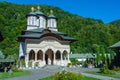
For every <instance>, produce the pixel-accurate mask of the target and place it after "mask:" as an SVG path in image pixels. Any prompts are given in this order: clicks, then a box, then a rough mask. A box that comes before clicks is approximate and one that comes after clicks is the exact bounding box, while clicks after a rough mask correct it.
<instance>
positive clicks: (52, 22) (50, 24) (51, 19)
mask: <svg viewBox="0 0 120 80" xmlns="http://www.w3.org/2000/svg"><path fill="white" fill-rule="evenodd" d="M47 28H48V29H50V30H53V31H58V30H57V18H56V17H55V16H54V15H53V10H50V15H48V17H47Z"/></svg>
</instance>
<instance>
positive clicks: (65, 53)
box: [62, 50, 68, 60]
mask: <svg viewBox="0 0 120 80" xmlns="http://www.w3.org/2000/svg"><path fill="white" fill-rule="evenodd" d="M67 55H68V52H67V51H66V50H64V51H63V55H62V56H63V60H65V59H66V58H67Z"/></svg>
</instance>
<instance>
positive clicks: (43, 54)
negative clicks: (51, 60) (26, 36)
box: [43, 53, 46, 66]
mask: <svg viewBox="0 0 120 80" xmlns="http://www.w3.org/2000/svg"><path fill="white" fill-rule="evenodd" d="M45 64H46V62H45V53H43V66H44V65H45Z"/></svg>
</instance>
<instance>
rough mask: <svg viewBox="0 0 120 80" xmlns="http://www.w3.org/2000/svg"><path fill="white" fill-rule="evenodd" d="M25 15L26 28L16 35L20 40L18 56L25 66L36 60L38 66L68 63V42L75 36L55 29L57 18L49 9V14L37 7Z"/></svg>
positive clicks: (73, 39) (65, 64)
mask: <svg viewBox="0 0 120 80" xmlns="http://www.w3.org/2000/svg"><path fill="white" fill-rule="evenodd" d="M31 10H32V12H30V13H29V14H27V15H26V18H27V28H26V30H24V31H22V32H21V35H20V36H19V37H18V41H19V42H20V47H19V58H23V59H24V60H25V66H26V67H29V62H31V63H32V67H34V64H35V63H36V62H37V63H38V66H39V67H43V66H45V65H59V66H67V64H68V63H70V59H69V53H70V43H71V42H74V41H76V39H75V38H71V37H69V36H68V35H67V34H65V33H62V32H59V31H58V29H57V18H56V17H55V16H54V15H53V11H52V10H50V14H49V15H45V14H44V13H43V12H41V11H40V7H39V6H38V7H37V10H36V11H35V10H34V8H33V7H32V8H31Z"/></svg>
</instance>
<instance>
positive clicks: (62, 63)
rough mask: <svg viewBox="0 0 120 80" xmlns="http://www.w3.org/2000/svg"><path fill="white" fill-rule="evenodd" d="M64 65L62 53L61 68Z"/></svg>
mask: <svg viewBox="0 0 120 80" xmlns="http://www.w3.org/2000/svg"><path fill="white" fill-rule="evenodd" d="M62 65H63V55H62V53H61V66H62Z"/></svg>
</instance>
